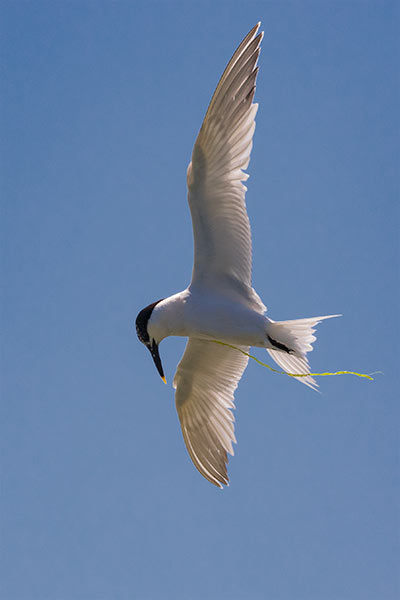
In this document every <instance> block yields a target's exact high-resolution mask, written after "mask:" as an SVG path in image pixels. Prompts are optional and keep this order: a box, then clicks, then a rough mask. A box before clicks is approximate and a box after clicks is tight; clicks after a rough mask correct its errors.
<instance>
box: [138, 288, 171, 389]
mask: <svg viewBox="0 0 400 600" xmlns="http://www.w3.org/2000/svg"><path fill="white" fill-rule="evenodd" d="M161 300H163V298H161ZM161 300H157V302H153V303H152V304H149V305H148V306H146V308H143V310H141V311H140V313H139V314H138V316H137V317H136V333H137V336H138V338H139V340H140V341H141V342H142V344H144V345H145V346H146V347H147V348H148V349H149V350H150V354H151V356H152V357H153V360H154V364H155V365H156V367H157V371H158V372H159V374H160V377H161V379H162V380H163V381H164V383H166V380H165V377H164V371H163V368H162V364H161V358H160V355H159V353H158V344H157V342H156V341H155V340H151V339H150V336H149V332H148V331H147V325H148V322H149V319H150V317H151V314H152V312H153V310H154V307H155V306H156V305H157V304H158V303H159V302H161Z"/></svg>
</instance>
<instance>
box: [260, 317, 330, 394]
mask: <svg viewBox="0 0 400 600" xmlns="http://www.w3.org/2000/svg"><path fill="white" fill-rule="evenodd" d="M340 316H341V315H328V316H325V317H311V318H308V319H295V320H292V321H271V322H270V324H269V326H268V336H269V339H270V341H271V343H272V345H273V346H274V345H275V346H281V348H286V350H284V349H276V348H267V351H268V352H269V354H270V356H271V357H272V358H273V359H274V361H275V362H276V363H277V364H278V365H279V366H280V367H281V368H282V369H284V371H286V373H293V374H298V375H305V374H306V373H309V372H310V365H309V363H308V360H307V356H306V355H307V352H311V350H312V349H313V347H312V344H313V342H315V340H316V337H315V335H313V334H314V332H315V327H316V326H317V325H318V323H320V322H321V321H324V320H325V319H332V318H334V317H340ZM297 379H298V381H301V382H302V383H304V384H305V385H308V386H309V387H310V388H312V389H314V390H315V389H317V387H318V384H317V382H316V381H315V379H314V378H313V377H311V375H308V376H307V377H298V378H297Z"/></svg>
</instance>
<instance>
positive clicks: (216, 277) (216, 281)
mask: <svg viewBox="0 0 400 600" xmlns="http://www.w3.org/2000/svg"><path fill="white" fill-rule="evenodd" d="M259 26H260V23H258V24H257V25H256V26H255V27H253V29H252V30H251V31H250V32H249V33H248V35H247V36H246V37H245V38H244V40H243V41H242V42H241V44H240V45H239V47H238V48H237V50H236V52H235V53H234V55H233V56H232V58H231V60H230V61H229V63H228V65H227V67H226V69H225V71H224V73H223V75H222V77H221V79H220V81H219V83H218V85H217V88H216V90H215V92H214V95H213V97H212V99H211V102H210V105H209V107H208V110H207V113H206V116H205V118H204V121H203V124H202V126H201V129H200V132H199V134H198V137H197V139H196V142H195V145H194V148H193V153H192V160H191V162H190V164H189V167H188V172H187V183H188V202H189V207H190V211H191V216H192V224H193V237H194V265H193V274H192V281H191V284H190V286H189V288H188V289H187V290H185V291H184V292H181V293H180V294H175V295H174V296H170V297H169V298H166V299H164V300H160V301H157V302H154V303H152V304H150V305H149V306H148V307H146V308H145V309H143V310H142V311H141V312H140V313H139V315H138V317H137V319H136V328H137V333H138V336H139V339H140V341H142V342H143V343H144V344H145V345H146V346H147V348H148V349H149V350H150V352H151V354H152V357H153V360H154V362H155V365H156V367H157V369H158V371H159V373H160V375H161V377H163V378H164V372H163V370H162V365H161V359H160V356H159V353H158V344H159V343H160V341H161V340H162V339H164V338H165V337H167V336H168V335H184V336H188V342H187V345H186V348H185V352H184V355H183V357H182V360H181V361H180V363H179V365H178V367H177V370H176V373H175V378H174V387H175V388H176V394H175V400H176V408H177V412H178V416H179V420H180V424H181V427H182V433H183V438H184V441H185V444H186V447H187V450H188V452H189V455H190V457H191V459H192V461H193V463H194V465H195V466H196V468H197V469H198V470H199V472H200V473H201V474H202V475H203V476H204V477H205V478H206V479H207V480H208V481H210V482H211V483H213V484H214V485H216V486H218V487H222V486H223V485H228V481H229V479H228V474H227V462H228V454H233V447H232V444H233V443H235V442H236V440H235V434H234V416H233V413H232V410H233V409H234V407H235V406H234V393H235V390H236V388H237V385H238V383H239V381H240V379H241V377H242V375H243V373H244V370H245V369H246V366H247V362H248V356H246V354H244V353H248V351H249V346H250V345H256V346H261V347H265V348H266V349H267V350H268V352H269V353H270V355H271V356H272V358H273V359H274V360H275V361H276V362H277V363H278V364H279V365H280V367H281V368H282V369H283V370H284V371H286V372H288V373H297V374H302V375H305V376H304V377H302V378H301V379H299V381H301V382H302V383H305V384H306V385H308V386H310V387H312V388H315V387H316V382H315V381H314V379H313V378H312V377H311V376H310V375H308V374H309V373H310V370H309V364H308V360H307V356H306V355H307V352H309V351H310V350H312V343H313V341H314V340H315V336H314V335H313V334H314V328H315V326H316V325H317V324H318V323H319V322H320V321H322V320H323V319H326V318H329V317H314V318H310V319H299V320H295V321H281V322H274V321H272V320H271V319H267V318H266V317H265V316H263V315H264V313H265V311H266V307H265V306H264V304H263V303H262V301H261V299H260V298H259V296H258V295H257V294H256V292H255V291H254V290H253V288H252V282H251V269H252V244H251V230H250V223H249V219H248V215H247V211H246V203H245V193H246V187H245V186H244V184H243V183H242V182H243V181H245V180H246V179H247V178H248V175H247V174H246V173H245V172H244V170H245V169H246V168H247V166H248V164H249V161H250V153H251V149H252V144H253V135H254V129H255V116H256V112H257V108H258V105H257V104H254V103H253V97H254V92H255V84H256V78H257V73H258V67H257V60H258V57H259V54H260V44H261V40H262V37H263V34H262V33H258V30H259ZM188 298H189V299H190V302H192V304H191V309H190V310H192V313H191V314H190V319H192V320H191V323H192V324H193V323H194V324H195V325H193V327H192V329H191V330H190V331H187V332H185V326H184V324H185V320H187V317H188V314H189V312H188V311H189V308H188V307H189V300H188ZM221 298H224V301H225V300H227V304H226V305H225V306H226V310H224V311H222V312H221V301H220V299H221ZM242 310H243V311H244V312H243V313H242V312H241V311H242ZM207 311H209V312H207ZM218 311H220V312H218ZM246 311H247V313H246ZM238 315H242V316H243V323H244V330H245V331H246V332H248V331H250V333H251V335H253V332H254V331H255V330H256V336H255V337H251V335H250V337H246V336H245V335H243V333H242V332H241V334H240V335H238V332H239V330H240V329H241V323H242V321H240V319H238ZM190 319H189V320H190ZM172 322H174V324H175V325H176V328H175V329H174V327H172V325H171V323H172ZM210 322H211V326H210ZM226 323H228V328H226ZM229 323H232V327H230V325H229ZM252 327H253V329H251V328H252ZM246 328H248V329H246ZM235 332H236V333H235ZM200 333H202V335H200ZM236 334H237V337H235V335H236ZM232 335H233V337H232ZM246 335H247V333H246ZM229 336H231V337H229ZM260 336H261V337H260ZM218 338H220V339H218ZM224 340H225V341H226V340H230V341H231V343H232V342H233V343H234V345H235V346H236V348H231V347H229V346H226V345H221V344H217V343H215V341H224Z"/></svg>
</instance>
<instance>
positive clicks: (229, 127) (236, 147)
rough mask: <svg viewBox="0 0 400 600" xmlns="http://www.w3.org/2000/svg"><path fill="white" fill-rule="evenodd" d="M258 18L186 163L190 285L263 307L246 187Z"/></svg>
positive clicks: (253, 113) (259, 37) (229, 68)
mask: <svg viewBox="0 0 400 600" xmlns="http://www.w3.org/2000/svg"><path fill="white" fill-rule="evenodd" d="M259 26H260V24H259V23H258V24H257V25H256V26H255V27H253V29H252V30H251V31H250V32H249V33H248V35H247V36H246V37H245V38H244V40H243V41H242V43H241V44H240V45H239V47H238V49H237V50H236V52H235V53H234V55H233V57H232V58H231V60H230V61H229V63H228V65H227V67H226V69H225V71H224V73H223V75H222V77H221V79H220V81H219V83H218V85H217V88H216V90H215V92H214V95H213V97H212V99H211V102H210V105H209V107H208V110H207V113H206V116H205V118H204V122H203V124H202V127H201V129H200V132H199V135H198V137H197V140H196V143H195V145H194V148H193V154H192V162H191V163H190V165H189V167H188V190H189V191H188V200H189V206H190V210H191V214H192V222H193V234H194V267H193V276H192V285H196V284H200V285H203V286H204V285H209V286H213V285H219V286H221V285H222V283H221V282H224V285H225V286H227V287H228V288H235V290H236V291H238V290H240V293H241V294H242V296H243V297H246V300H247V301H248V302H250V303H251V304H252V306H253V307H254V308H256V309H259V310H261V311H264V310H265V306H264V305H263V304H262V302H261V301H260V299H259V298H258V296H257V295H256V294H255V292H254V291H253V290H252V288H251V252H252V250H251V231H250V224H249V219H248V215H247V211H246V203H245V192H246V187H245V186H244V185H243V183H242V182H243V181H246V179H247V178H248V175H247V174H246V173H244V171H243V170H244V169H246V168H247V166H248V164H249V161H250V153H251V149H252V145H253V135H254V130H255V116H256V113H257V107H258V105H257V104H253V97H254V92H255V83H256V79H257V73H258V67H257V61H258V57H259V54H260V44H261V40H262V37H263V34H262V33H258V34H257V32H258V29H259Z"/></svg>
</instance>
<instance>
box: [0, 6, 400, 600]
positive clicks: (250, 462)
mask: <svg viewBox="0 0 400 600" xmlns="http://www.w3.org/2000/svg"><path fill="white" fill-rule="evenodd" d="M397 6H398V3H397V2H385V1H375V2H361V1H360V2H350V1H346V2H345V1H342V2H340V1H338V2H323V1H319V0H318V1H313V2H311V1H294V2H289V1H288V2H286V1H285V2H267V1H262V2H260V1H258V2H257V1H253V2H245V1H241V2H235V1H230V2H221V1H216V0H214V1H212V2H188V1H185V2H183V1H182V2H151V1H150V2H135V1H131V2H100V1H99V2H83V1H80V2H40V1H36V2H29V3H28V2H14V1H13V2H10V1H8V2H5V1H4V0H3V1H2V2H1V19H0V20H1V21H2V25H1V29H2V36H1V55H2V56H1V65H2V75H1V77H2V80H3V84H2V88H3V92H2V95H3V101H2V114H1V120H2V136H1V137H2V142H1V150H2V167H1V179H2V182H1V185H2V206H3V209H2V219H1V221H2V223H1V227H2V256H3V260H2V277H1V282H2V289H3V305H2V349H3V355H2V389H3V394H2V406H1V412H2V416H1V430H2V431H1V445H2V449H1V457H2V495H1V521H2V539H1V544H2V563H1V573H0V575H1V577H0V579H1V581H2V583H1V586H2V587H1V592H0V597H1V599H2V600H55V599H57V600H114V599H115V600H128V599H129V600H214V599H215V600H224V599H228V598H229V599H233V600H263V599H272V600H395V599H397V598H398V597H399V593H400V592H399V589H398V587H397V584H396V582H397V574H396V563H397V561H398V559H399V545H398V537H397V536H398V525H399V521H398V512H397V503H398V497H399V495H400V486H399V479H398V467H399V460H398V435H397V431H398V420H399V408H398V405H399V403H398V398H397V397H396V391H397V390H398V386H399V374H398V373H399V328H398V311H399V288H398V283H399V281H398V267H397V265H396V263H397V260H398V246H397V235H398V227H399V223H398V198H399V194H398V192H399V178H398V173H397V171H398V166H399V164H398V163H399V161H398V159H399V138H398V130H399V110H398V106H399V105H400V104H399V86H398V67H399V44H398V31H399V11H398V8H397ZM258 20H261V21H262V22H263V24H262V27H263V29H264V30H265V32H266V35H265V38H264V42H263V50H262V54H261V58H260V75H259V80H258V87H257V93H256V100H257V101H258V102H259V103H260V108H259V112H258V116H257V128H256V134H255V140H254V148H253V156H252V161H251V163H250V169H249V170H250V174H251V178H250V180H249V182H248V188H249V191H248V194H247V204H248V211H249V214H250V219H251V222H252V228H253V242H254V286H255V287H256V289H257V291H258V292H259V294H260V295H261V297H262V298H263V300H264V302H265V303H266V304H267V306H268V309H269V313H268V314H269V315H270V316H271V317H272V318H274V319H290V318H296V317H307V316H314V315H320V314H331V313H338V312H339V313H343V315H344V316H343V318H341V319H335V320H332V321H328V322H326V323H323V324H322V325H320V327H319V338H318V341H317V344H316V349H315V351H314V352H313V354H312V355H311V364H312V367H313V369H314V370H317V371H321V370H323V371H325V370H329V371H334V370H338V369H349V370H355V371H363V372H371V371H375V370H382V371H384V375H378V376H377V377H376V380H375V381H374V382H373V383H369V382H368V381H366V380H361V379H357V378H352V377H349V376H343V377H331V378H321V379H320V380H319V383H320V385H321V390H322V394H317V393H315V392H313V391H312V390H310V389H308V388H307V387H306V386H303V385H300V384H299V383H298V382H296V381H293V380H292V379H290V378H288V377H284V376H280V375H275V374H272V373H270V372H269V371H267V370H266V369H263V368H262V367H259V366H257V365H256V364H254V363H251V364H249V367H248V369H247V371H246V372H245V374H244V377H243V379H242V382H241V383H240V386H239V389H238V390H237V393H236V404H237V410H236V413H235V414H236V421H237V426H236V432H237V438H238V445H237V446H236V455H235V457H234V458H232V459H231V460H230V464H229V474H230V477H231V486H230V487H229V488H227V489H225V490H223V491H221V490H219V489H217V488H215V487H213V486H212V485H210V484H209V483H208V482H207V481H206V480H204V479H203V478H202V477H201V476H200V475H199V473H198V472H197V471H196V470H195V468H194V467H193V465H192V463H191V461H190V459H189V457H188V455H187V452H186V449H185V447H184V443H183V440H182V436H181V432H180V428H179V423H178V419H177V416H176V413H175V406H174V392H173V389H172V385H171V382H172V378H173V374H174V370H175V367H176V365H177V363H178V361H179V359H180V356H181V354H182V351H183V347H184V340H182V339H167V340H165V341H164V342H163V343H162V345H161V347H160V350H161V356H162V359H163V363H164V367H165V372H166V376H167V379H168V387H167V386H164V384H163V383H162V381H161V379H160V377H159V376H158V374H157V372H156V370H155V368H154V365H153V363H152V361H151V357H150V356H149V353H148V352H147V351H146V350H145V349H144V348H143V346H142V345H141V344H139V342H138V340H137V338H136V334H135V330H134V320H135V317H136V314H137V312H138V311H139V310H140V309H141V308H142V307H143V306H145V305H146V304H148V303H150V302H152V301H154V300H157V299H159V298H161V297H165V296H168V295H170V294H171V293H174V292H175V291H179V290H181V289H183V288H184V287H185V286H186V285H187V284H188V282H189V279H190V275H191V267H192V233H191V223H190V217H189V210H188V207H187V203H186V181H185V177H186V167H187V164H188V162H189V159H190V155H191V150H192V145H193V142H194V140H195V136H196V133H197V131H198V129H199V127H200V125H201V121H202V118H203V116H204V113H205V110H206V108H207V104H208V101H209V99H210V97H211V94H212V92H213V90H214V88H215V85H216V83H217V81H218V78H219V76H220V75H221V73H222V70H223V68H224V67H225V64H226V62H227V60H228V59H229V58H230V56H231V54H232V53H233V51H234V50H235V48H236V46H237V45H238V43H239V42H240V41H241V39H242V37H243V36H244V35H245V34H246V33H247V32H248V30H249V29H250V28H251V27H252V26H253V25H254V24H255V23H256V22H257V21H258ZM255 353H256V354H257V356H259V357H260V358H261V359H264V360H267V358H268V356H267V354H266V353H265V352H264V351H262V350H255Z"/></svg>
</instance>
